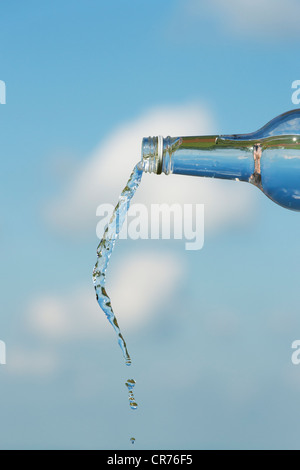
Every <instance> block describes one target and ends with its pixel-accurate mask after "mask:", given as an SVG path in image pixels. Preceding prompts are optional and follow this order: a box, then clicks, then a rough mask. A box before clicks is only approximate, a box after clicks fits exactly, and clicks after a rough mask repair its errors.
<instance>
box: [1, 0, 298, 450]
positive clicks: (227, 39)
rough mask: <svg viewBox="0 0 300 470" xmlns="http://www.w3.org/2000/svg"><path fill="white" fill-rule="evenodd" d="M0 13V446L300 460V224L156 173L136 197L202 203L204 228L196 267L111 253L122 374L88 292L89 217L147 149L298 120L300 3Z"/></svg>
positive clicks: (30, 4) (157, 250)
mask: <svg viewBox="0 0 300 470" xmlns="http://www.w3.org/2000/svg"><path fill="white" fill-rule="evenodd" d="M0 9H1V15H0V44H1V47H0V80H4V81H5V83H6V91H7V97H6V101H7V103H6V104H5V105H0V123H1V144H0V145H1V146H0V148H1V154H2V158H1V163H2V171H1V185H0V187H1V215H2V220H1V225H0V235H1V241H2V243H1V247H2V255H1V259H2V296H1V306H2V308H1V317H0V339H1V340H3V341H5V342H6V345H7V364H6V365H5V366H0V384H1V387H0V388H1V401H0V414H1V425H0V447H1V448H5V449H8V448H9V449H11V448H12V449H13V448H99V449H118V448H130V446H131V444H130V442H129V438H130V437H131V436H132V435H134V436H135V437H136V444H135V446H136V448H137V449H143V448H144V449H146V448H155V449H157V448H170V449H195V448H199V449H201V448H299V439H298V426H297V424H298V422H299V418H300V408H299V400H298V395H299V389H300V368H299V369H298V368H297V366H294V365H292V363H291V354H292V350H291V344H292V342H293V341H294V340H296V339H299V338H300V320H299V312H298V305H299V294H298V275H299V273H298V271H299V268H298V258H299V256H300V249H299V244H298V238H299V237H298V234H299V228H300V219H299V215H298V214H297V213H293V212H289V211H287V210H284V209H282V208H280V207H279V206H276V205H275V204H274V203H272V202H271V201H269V200H268V199H267V198H266V197H265V196H264V195H263V194H261V193H260V192H259V191H258V190H257V189H256V188H254V187H252V186H250V185H247V184H242V183H240V184H239V183H235V182H215V181H202V180H200V179H197V178H191V179H188V178H184V177H182V178H181V177H177V178H175V176H174V179H172V178H173V177H171V176H170V177H168V178H164V177H163V176H162V177H155V176H148V175H145V177H144V178H143V181H142V185H141V189H140V191H139V194H137V199H136V200H137V201H138V202H140V203H141V202H144V203H147V204H150V203H151V202H156V203H159V202H168V203H172V202H174V201H175V202H176V201H179V202H181V203H185V202H197V203H204V204H205V228H206V233H205V244H204V248H203V249H202V250H201V251H199V252H196V253H193V252H186V251H185V250H184V245H183V242H182V241H174V240H171V241H161V240H160V241H150V240H149V241H141V240H139V241H136V242H134V241H121V242H120V243H119V245H118V246H117V247H116V252H115V254H114V256H113V257H112V263H111V270H110V271H109V277H108V284H107V288H108V291H109V292H110V294H111V298H112V302H113V304H114V305H115V309H116V313H117V316H118V318H119V321H120V324H121V328H122V331H123V333H124V335H125V337H126V339H127V344H128V347H129V350H130V353H131V356H132V358H133V365H132V370H130V371H129V370H128V368H125V366H124V363H123V360H122V356H121V352H120V350H119V348H118V346H117V344H116V340H115V338H114V335H113V331H112V330H111V328H110V326H109V324H108V322H107V321H106V320H105V318H104V315H103V313H102V312H101V311H100V309H98V307H97V305H96V302H95V299H94V291H93V287H92V280H91V273H92V268H93V264H94V262H95V253H96V246H97V242H98V240H97V238H96V234H95V230H96V224H97V222H98V220H97V218H96V215H95V214H96V207H97V206H98V204H100V203H103V202H105V203H114V202H115V201H116V199H117V197H118V194H119V192H120V191H121V189H122V187H123V184H124V183H125V181H126V178H127V177H128V176H129V173H130V171H131V169H132V166H133V164H134V163H135V162H136V161H137V160H138V159H139V158H140V144H141V138H142V137H143V136H144V135H145V136H148V135H151V134H153V135H155V134H163V135H167V134H168V133H171V134H172V133H173V135H180V134H183V135H188V134H206V133H213V134H217V133H239V132H241V133H244V132H251V131H254V130H255V129H257V128H258V127H261V126H262V125H263V124H265V123H266V122H267V121H268V120H270V119H271V118H273V117H275V116H276V115H278V114H280V113H282V112H285V111H287V110H289V109H293V108H295V105H293V104H292V102H291V95H292V89H291V84H292V82H293V81H294V80H297V79H300V77H299V66H298V63H297V57H298V49H299V40H300V36H299V28H298V27H296V25H297V24H299V19H300V10H299V6H298V3H297V2H296V1H295V0H289V1H285V2H282V1H280V0H273V1H271V0H261V1H260V2H257V1H252V2H250V1H248V0H244V1H243V2H242V1H239V2H238V1H237V0H230V1H228V2H226V4H225V2H221V1H220V0H213V1H210V2H208V1H206V0H203V1H202V2H200V1H197V0H187V1H175V0H173V1H171V0H166V1H164V2H158V1H156V0H153V1H152V2H151V3H148V4H146V3H145V2H138V1H136V0H133V1H131V2H125V1H122V0H119V1H111V2H102V1H92V0H90V1H84V2H83V1H81V0H78V1H76V2H71V1H67V0H63V1H60V2H58V1H56V0H55V1H52V2H42V3H41V2H38V1H27V2H26V3H25V2H16V1H11V2H9V3H7V2H6V3H5V4H2V5H1V7H0ZM299 367H300V366H299ZM128 374H129V375H130V376H134V377H135V378H136V380H137V385H136V399H137V401H138V403H139V409H138V410H137V411H136V412H132V411H130V409H129V406H128V404H127V392H126V388H125V385H124V383H125V381H126V380H127V379H128V378H129V375H128ZM127 375H128V376H127Z"/></svg>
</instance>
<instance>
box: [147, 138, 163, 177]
mask: <svg viewBox="0 0 300 470" xmlns="http://www.w3.org/2000/svg"><path fill="white" fill-rule="evenodd" d="M163 147H164V139H163V137H162V136H161V135H159V136H157V137H144V138H143V141H142V163H143V170H144V172H145V173H156V174H157V175H160V174H161V173H162V167H163Z"/></svg>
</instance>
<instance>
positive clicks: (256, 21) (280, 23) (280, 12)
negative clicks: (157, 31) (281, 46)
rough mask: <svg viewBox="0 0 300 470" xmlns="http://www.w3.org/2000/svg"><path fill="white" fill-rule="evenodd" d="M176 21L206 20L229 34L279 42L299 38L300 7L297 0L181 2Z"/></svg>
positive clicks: (193, 0) (205, 0) (199, 0)
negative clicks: (283, 39) (276, 39)
mask: <svg viewBox="0 0 300 470" xmlns="http://www.w3.org/2000/svg"><path fill="white" fill-rule="evenodd" d="M176 18H177V21H180V20H179V18H181V19H182V18H184V19H183V20H181V21H182V22H183V23H184V22H185V21H187V22H189V20H190V21H193V22H195V21H197V20H198V21H199V19H203V20H207V18H209V19H211V20H213V21H214V22H216V23H217V25H218V27H225V29H226V30H228V31H229V32H230V33H238V34H239V35H242V36H244V35H247V36H249V37H252V38H253V39H254V40H256V39H257V38H260V39H261V38H264V37H265V38H266V37H270V38H272V39H274V38H280V39H282V38H283V37H295V36H299V21H300V4H299V2H298V0H285V1H284V2H283V1H282V0H227V1H224V0H209V1H208V0H184V1H180V2H179V6H178V10H177V12H176Z"/></svg>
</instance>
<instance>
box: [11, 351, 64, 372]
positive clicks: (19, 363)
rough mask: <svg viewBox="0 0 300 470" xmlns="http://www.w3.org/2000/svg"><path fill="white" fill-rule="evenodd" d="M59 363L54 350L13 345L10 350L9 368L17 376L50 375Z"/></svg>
mask: <svg viewBox="0 0 300 470" xmlns="http://www.w3.org/2000/svg"><path fill="white" fill-rule="evenodd" d="M58 365H59V361H58V357H57V355H56V354H55V353H54V352H53V351H50V350H43V349H41V348H38V349H36V350H34V349H26V348H22V347H17V348H14V347H12V348H10V352H9V357H8V362H7V370H8V372H9V373H11V374H13V375H16V376H27V377H32V376H36V377H48V376H51V375H53V374H54V373H55V372H56V370H57V368H58Z"/></svg>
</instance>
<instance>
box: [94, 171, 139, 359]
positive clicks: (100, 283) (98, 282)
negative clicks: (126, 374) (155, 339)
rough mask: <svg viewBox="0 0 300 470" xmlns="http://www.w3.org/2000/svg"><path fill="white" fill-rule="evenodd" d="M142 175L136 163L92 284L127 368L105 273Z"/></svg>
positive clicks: (99, 252)
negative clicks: (115, 335)
mask: <svg viewBox="0 0 300 470" xmlns="http://www.w3.org/2000/svg"><path fill="white" fill-rule="evenodd" d="M142 175H143V170H142V168H141V164H140V163H138V164H137V165H136V166H135V167H134V169H133V171H132V173H131V175H130V178H129V180H128V182H127V184H126V186H125V188H124V189H123V191H122V193H121V195H120V197H119V201H118V204H117V205H116V207H115V209H114V211H113V214H112V216H111V219H110V221H109V224H108V225H107V227H106V229H105V231H104V234H103V238H102V240H101V242H100V243H99V245H98V248H97V261H96V264H95V267H94V271H93V282H94V287H95V291H96V298H97V302H98V304H99V305H100V307H101V308H102V310H103V312H104V313H105V315H106V317H107V319H108V321H109V323H110V324H111V325H112V327H113V329H114V330H115V332H116V334H117V337H118V343H119V345H120V348H121V350H122V353H123V356H124V359H125V363H126V365H127V366H130V364H131V358H130V355H129V353H128V350H127V346H126V342H125V340H124V338H123V335H122V334H121V330H120V327H119V324H118V321H117V318H116V316H115V314H114V311H113V308H112V305H111V300H110V298H109V295H108V294H107V292H106V288H105V284H106V271H107V268H108V264H109V259H110V257H111V254H112V252H113V249H114V246H115V242H116V239H117V238H118V235H119V234H120V231H121V229H122V226H123V224H124V221H125V218H126V214H127V212H128V209H129V206H130V201H131V199H132V198H133V196H134V194H135V192H136V190H137V188H138V187H139V185H140V182H141V179H142Z"/></svg>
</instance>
